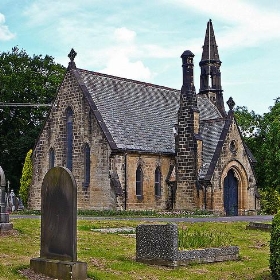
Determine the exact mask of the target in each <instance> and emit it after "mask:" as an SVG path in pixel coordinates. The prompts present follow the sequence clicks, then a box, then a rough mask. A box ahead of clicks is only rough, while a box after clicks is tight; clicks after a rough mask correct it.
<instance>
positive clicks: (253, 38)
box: [175, 0, 280, 48]
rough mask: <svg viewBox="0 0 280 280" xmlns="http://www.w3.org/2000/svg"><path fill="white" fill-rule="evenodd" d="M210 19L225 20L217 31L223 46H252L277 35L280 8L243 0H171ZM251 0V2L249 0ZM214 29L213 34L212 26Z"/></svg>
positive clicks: (279, 26) (279, 24)
mask: <svg viewBox="0 0 280 280" xmlns="http://www.w3.org/2000/svg"><path fill="white" fill-rule="evenodd" d="M175 1H176V2H177V4H180V5H183V6H185V7H186V8H188V9H189V8H192V9H194V10H196V11H198V12H200V13H202V14H206V15H207V16H208V17H210V18H212V19H213V22H214V24H215V19H220V20H222V21H223V22H225V23H226V26H224V29H223V30H221V31H220V32H221V34H219V36H218V37H219V42H218V43H219V44H222V45H223V48H236V47H247V46H255V45H257V44H259V43H261V42H263V41H268V40H271V39H274V38H280V33H279V29H280V12H279V11H276V10H275V11H274V10H269V9H268V8H267V7H264V6H258V5H256V4H255V3H254V2H252V1H250V2H249V1H244V0H235V1H231V0H223V1H220V0H211V1H209V0H175ZM252 3H253V4H252ZM215 33H216V34H217V32H216V30H215Z"/></svg>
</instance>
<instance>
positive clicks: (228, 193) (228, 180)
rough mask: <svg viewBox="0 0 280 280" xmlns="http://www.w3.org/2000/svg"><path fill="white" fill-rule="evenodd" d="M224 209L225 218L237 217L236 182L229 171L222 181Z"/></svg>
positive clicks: (232, 172) (231, 170) (231, 171)
mask: <svg viewBox="0 0 280 280" xmlns="http://www.w3.org/2000/svg"><path fill="white" fill-rule="evenodd" d="M224 209H225V212H226V215H227V216H237V215H238V180H237V179H236V177H235V176H234V171H233V169H230V170H229V171H228V173H227V176H226V177H225V179H224Z"/></svg>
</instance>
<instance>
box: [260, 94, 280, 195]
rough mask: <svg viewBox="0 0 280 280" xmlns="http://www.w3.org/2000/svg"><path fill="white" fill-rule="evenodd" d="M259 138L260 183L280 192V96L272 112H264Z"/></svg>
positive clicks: (266, 187)
mask: <svg viewBox="0 0 280 280" xmlns="http://www.w3.org/2000/svg"><path fill="white" fill-rule="evenodd" d="M258 138H259V143H260V146H259V152H258V158H259V162H260V164H259V165H258V169H257V171H258V174H259V184H260V185H261V186H262V188H264V189H268V188H271V189H275V190H277V191H278V192H279V193H280V172H279V166H280V98H277V99H276V101H275V104H274V106H272V107H271V108H270V112H268V113H266V114H264V116H263V120H262V122H261V125H260V134H259V136H258Z"/></svg>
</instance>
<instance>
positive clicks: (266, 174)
mask: <svg viewBox="0 0 280 280" xmlns="http://www.w3.org/2000/svg"><path fill="white" fill-rule="evenodd" d="M235 116H236V119H237V122H238V125H239V127H240V130H241V132H242V135H243V140H244V142H245V144H247V146H248V147H249V148H250V150H251V151H252V153H253V155H254V156H255V158H256V160H257V163H256V165H255V173H256V177H257V182H258V187H259V189H260V190H261V196H262V201H261V204H262V206H263V209H264V210H266V211H267V212H268V213H271V214H273V213H275V211H277V209H278V210H279V209H280V204H279V203H280V173H279V166H280V98H277V99H276V101H275V104H274V106H272V107H270V111H269V112H268V113H266V114H264V115H263V116H259V115H256V114H255V113H254V111H251V112H248V110H247V108H246V107H238V108H237V110H236V112H235Z"/></svg>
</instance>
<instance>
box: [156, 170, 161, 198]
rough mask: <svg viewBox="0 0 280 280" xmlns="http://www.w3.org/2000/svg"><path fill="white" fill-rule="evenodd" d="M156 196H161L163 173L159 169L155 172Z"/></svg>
mask: <svg viewBox="0 0 280 280" xmlns="http://www.w3.org/2000/svg"><path fill="white" fill-rule="evenodd" d="M155 196H161V172H160V168H159V167H157V168H156V170H155Z"/></svg>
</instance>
